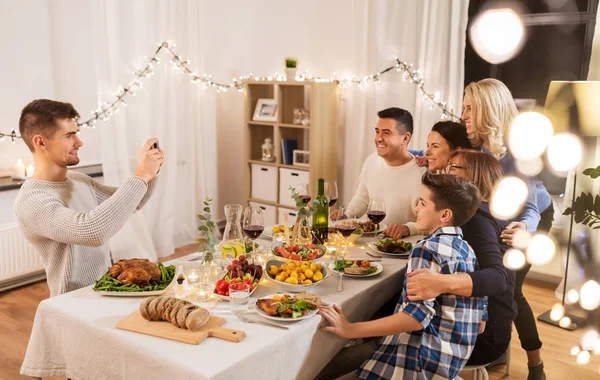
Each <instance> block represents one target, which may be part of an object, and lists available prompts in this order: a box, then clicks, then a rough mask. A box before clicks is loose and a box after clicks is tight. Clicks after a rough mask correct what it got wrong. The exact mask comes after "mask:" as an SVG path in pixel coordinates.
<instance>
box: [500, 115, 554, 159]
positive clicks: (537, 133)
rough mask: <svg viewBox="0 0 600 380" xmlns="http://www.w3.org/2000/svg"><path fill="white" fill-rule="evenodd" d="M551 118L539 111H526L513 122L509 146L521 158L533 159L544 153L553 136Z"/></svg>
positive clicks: (516, 156)
mask: <svg viewBox="0 0 600 380" xmlns="http://www.w3.org/2000/svg"><path fill="white" fill-rule="evenodd" d="M552 132H553V131H552V123H551V122H550V119H548V118H547V117H546V116H544V115H542V114H541V113H539V112H534V111H531V112H524V113H522V114H519V115H518V116H517V117H515V119H514V121H513V122H512V125H511V128H510V133H509V139H508V146H509V147H510V151H511V153H512V154H513V156H515V158H517V159H519V160H533V159H534V158H538V157H539V156H541V155H542V153H544V150H546V147H547V146H548V143H549V142H550V139H551V138H552Z"/></svg>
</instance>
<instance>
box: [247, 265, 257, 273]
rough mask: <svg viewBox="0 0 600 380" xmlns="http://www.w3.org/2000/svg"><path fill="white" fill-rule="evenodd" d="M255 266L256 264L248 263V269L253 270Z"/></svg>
mask: <svg viewBox="0 0 600 380" xmlns="http://www.w3.org/2000/svg"><path fill="white" fill-rule="evenodd" d="M255 268H256V266H255V265H254V264H250V265H248V269H249V270H250V271H252V272H254V269H255Z"/></svg>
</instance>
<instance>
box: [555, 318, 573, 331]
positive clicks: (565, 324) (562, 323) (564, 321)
mask: <svg viewBox="0 0 600 380" xmlns="http://www.w3.org/2000/svg"><path fill="white" fill-rule="evenodd" d="M558 325H559V326H560V327H562V328H563V329H566V328H567V327H569V326H571V318H569V317H562V318H561V319H560V321H558Z"/></svg>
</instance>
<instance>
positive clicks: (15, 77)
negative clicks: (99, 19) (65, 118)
mask: <svg viewBox="0 0 600 380" xmlns="http://www.w3.org/2000/svg"><path fill="white" fill-rule="evenodd" d="M85 4H86V3H85V2H77V3H74V5H76V6H77V7H79V6H85ZM77 11H78V9H74V12H77ZM83 23H85V20H84V19H81V18H77V17H75V18H69V19H66V18H64V17H61V14H60V13H57V12H53V5H52V2H51V1H47V0H22V1H21V0H9V1H0V35H2V36H4V37H3V46H2V50H3V53H2V61H1V62H0V83H2V86H0V117H1V119H0V120H1V122H0V131H2V132H10V129H11V128H15V129H16V130H17V131H18V128H19V116H20V114H21V109H22V108H23V107H24V106H25V105H26V104H27V103H29V102H30V101H31V100H33V99H39V98H49V99H55V100H61V101H69V102H71V103H73V105H74V106H75V108H77V109H78V110H79V112H80V113H81V114H82V116H87V114H89V111H91V110H92V109H93V108H94V107H95V106H96V90H95V85H94V83H95V77H94V75H93V73H94V70H95V67H94V65H93V62H90V61H89V59H90V58H89V57H90V56H91V54H90V52H89V51H86V50H85V47H86V46H87V42H86V40H87V39H88V37H89V36H88V35H87V34H86V28H85V26H84V25H82V24H83ZM51 30H52V31H53V33H50V31H51ZM86 57H87V58H86ZM86 59H87V60H86ZM94 136H95V132H92V131H84V132H83V133H82V138H83V140H84V142H86V140H87V141H93V139H94ZM80 157H81V162H82V164H83V163H86V162H99V161H100V150H99V144H98V143H97V142H91V143H89V142H88V143H86V148H85V149H83V150H82V151H81V153H80ZM19 158H20V159H22V160H23V161H24V162H25V163H27V164H29V163H33V160H32V158H31V154H30V153H29V149H27V147H26V146H25V144H23V142H22V141H21V140H18V141H17V143H16V144H14V145H13V144H11V143H10V142H9V140H8V139H6V140H5V141H4V143H0V169H2V168H10V167H12V166H14V164H15V162H16V161H17V159H19Z"/></svg>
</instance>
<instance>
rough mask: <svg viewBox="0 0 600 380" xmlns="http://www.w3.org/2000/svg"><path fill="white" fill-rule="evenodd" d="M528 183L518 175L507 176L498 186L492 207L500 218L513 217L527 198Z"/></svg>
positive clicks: (495, 214)
mask: <svg viewBox="0 0 600 380" xmlns="http://www.w3.org/2000/svg"><path fill="white" fill-rule="evenodd" d="M528 191H529V190H528V189H527V185H526V184H525V182H523V180H521V179H520V178H517V177H505V178H503V179H502V181H500V183H499V184H498V186H497V187H496V191H495V192H494V195H493V196H492V202H491V204H490V208H491V211H492V214H493V215H494V216H495V217H496V218H498V219H511V218H512V217H513V216H515V215H516V214H517V213H518V212H519V211H520V209H521V205H522V204H523V203H524V202H525V200H526V199H527V193H528Z"/></svg>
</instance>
